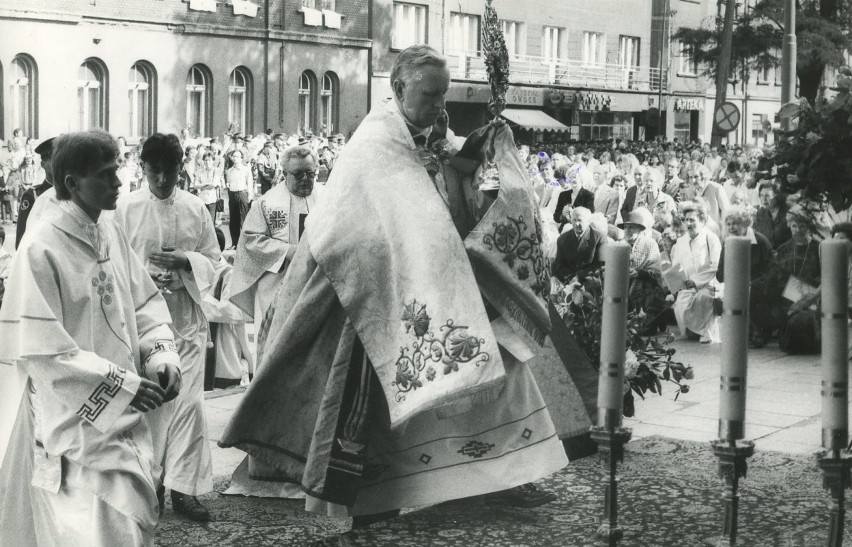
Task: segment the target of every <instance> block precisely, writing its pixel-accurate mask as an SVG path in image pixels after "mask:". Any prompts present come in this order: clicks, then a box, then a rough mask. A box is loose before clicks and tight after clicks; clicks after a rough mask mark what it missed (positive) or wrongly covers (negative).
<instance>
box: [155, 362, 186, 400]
mask: <svg viewBox="0 0 852 547" xmlns="http://www.w3.org/2000/svg"><path fill="white" fill-rule="evenodd" d="M159 377H160V386H161V387H162V388H163V389H164V390H165V395H164V397H163V402H164V403H168V402H169V401H171V400H172V399H174V398H175V397H177V396H178V394H179V393H180V388H181V385H182V384H183V377H182V376H181V373H180V369H179V368H178V367H177V366H176V365H173V364H171V363H167V364H166V367H165V370H163V372H160V374H159Z"/></svg>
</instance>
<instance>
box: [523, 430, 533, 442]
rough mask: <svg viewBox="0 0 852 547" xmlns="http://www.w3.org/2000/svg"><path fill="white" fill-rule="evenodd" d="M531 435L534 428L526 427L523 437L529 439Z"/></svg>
mask: <svg viewBox="0 0 852 547" xmlns="http://www.w3.org/2000/svg"><path fill="white" fill-rule="evenodd" d="M531 435H532V429H530V428H528V427H527V428H524V432H523V433H521V437H523V438H524V439H527V440H529V438H530V436H531Z"/></svg>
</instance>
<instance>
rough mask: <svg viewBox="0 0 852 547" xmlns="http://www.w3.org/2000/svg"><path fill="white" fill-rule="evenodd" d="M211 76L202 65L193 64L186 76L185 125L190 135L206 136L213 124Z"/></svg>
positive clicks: (208, 70)
mask: <svg viewBox="0 0 852 547" xmlns="http://www.w3.org/2000/svg"><path fill="white" fill-rule="evenodd" d="M212 102H213V77H212V76H211V74H210V69H208V68H207V67H206V66H204V65H194V66H193V67H192V68H190V69H189V74H187V76H186V126H187V127H188V128H189V133H190V135H193V136H198V137H208V136H209V135H208V133H210V131H211V128H212V126H213V109H212V108H211V105H212Z"/></svg>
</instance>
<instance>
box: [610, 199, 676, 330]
mask: <svg viewBox="0 0 852 547" xmlns="http://www.w3.org/2000/svg"><path fill="white" fill-rule="evenodd" d="M653 225H654V217H653V215H651V211H649V210H648V209H645V208H644V207H639V208H636V209H634V210H633V211H631V212H630V213H629V214H628V217H627V220H626V221H625V222H624V223H623V224H620V225H619V226H618V227H619V228H622V229H623V230H624V232H625V235H624V239H625V240H626V241H627V242H628V243H630V288H629V293H628V298H629V302H630V308H631V309H633V310H642V311H644V312H645V314H646V317H647V324H646V326H647V327H650V328H656V327H659V326H662V327H663V328H665V323H664V322H661V321H659V318H660V316H661V315H662V313H663V310H665V309H666V291H665V290H664V289H663V284H662V280H661V278H660V274H661V272H662V258H661V255H660V247H659V245H657V240H658V239H659V234H656V233H655V232H654V228H653ZM655 235H656V237H655ZM661 323H662V324H661Z"/></svg>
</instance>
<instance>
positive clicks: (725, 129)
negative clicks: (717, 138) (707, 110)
mask: <svg viewBox="0 0 852 547" xmlns="http://www.w3.org/2000/svg"><path fill="white" fill-rule="evenodd" d="M713 122H714V123H715V125H716V129H718V130H719V131H720V132H722V133H730V132H731V131H733V130H734V129H736V128H737V126H738V125H739V124H740V109H739V108H737V105H735V104H734V103H722V105H721V106H719V108H717V109H716V114H715V115H714V116H713Z"/></svg>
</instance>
